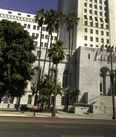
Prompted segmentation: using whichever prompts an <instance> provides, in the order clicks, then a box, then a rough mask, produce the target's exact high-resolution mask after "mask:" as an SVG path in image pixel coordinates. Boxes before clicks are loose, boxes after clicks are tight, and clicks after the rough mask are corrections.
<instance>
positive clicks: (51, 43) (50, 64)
mask: <svg viewBox="0 0 116 137" xmlns="http://www.w3.org/2000/svg"><path fill="white" fill-rule="evenodd" d="M51 45H52V33H51V39H50V46H51ZM50 68H51V60H50V59H49V70H50Z"/></svg>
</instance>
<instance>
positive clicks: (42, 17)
mask: <svg viewBox="0 0 116 137" xmlns="http://www.w3.org/2000/svg"><path fill="white" fill-rule="evenodd" d="M45 14H46V11H45V10H44V9H41V10H39V11H37V14H36V16H35V21H36V22H37V23H38V25H39V27H40V44H39V59H38V71H39V72H38V80H37V87H36V91H35V102H34V105H36V104H37V92H38V85H39V81H40V60H41V35H42V26H43V24H44V20H45ZM34 115H35V113H34Z"/></svg>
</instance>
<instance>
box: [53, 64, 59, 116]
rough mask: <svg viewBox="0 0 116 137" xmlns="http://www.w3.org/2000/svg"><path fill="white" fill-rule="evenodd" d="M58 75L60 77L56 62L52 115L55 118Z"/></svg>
mask: <svg viewBox="0 0 116 137" xmlns="http://www.w3.org/2000/svg"><path fill="white" fill-rule="evenodd" d="M57 77H58V64H56V76H55V91H54V102H53V111H52V117H54V118H55V117H56V94H57Z"/></svg>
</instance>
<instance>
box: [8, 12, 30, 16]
mask: <svg viewBox="0 0 116 137" xmlns="http://www.w3.org/2000/svg"><path fill="white" fill-rule="evenodd" d="M8 14H12V12H11V11H8ZM17 15H19V16H21V13H17ZM27 17H31V15H29V14H27Z"/></svg>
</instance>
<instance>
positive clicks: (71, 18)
mask: <svg viewBox="0 0 116 137" xmlns="http://www.w3.org/2000/svg"><path fill="white" fill-rule="evenodd" d="M65 22H66V26H67V30H68V32H69V48H68V54H69V70H68V85H71V74H70V73H71V72H70V63H71V55H72V51H73V40H74V39H73V34H74V26H75V25H78V22H79V18H77V14H76V13H75V12H70V13H68V14H67V15H66V18H65ZM71 33H72V44H71Z"/></svg>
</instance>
